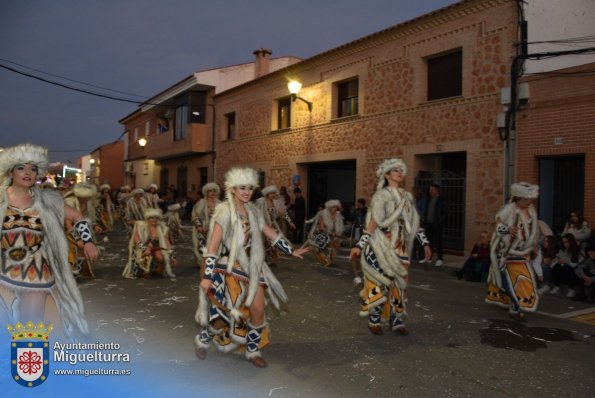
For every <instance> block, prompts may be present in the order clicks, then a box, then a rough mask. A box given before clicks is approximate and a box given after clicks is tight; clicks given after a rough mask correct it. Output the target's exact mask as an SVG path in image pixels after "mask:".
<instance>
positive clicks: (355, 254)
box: [349, 247, 362, 261]
mask: <svg viewBox="0 0 595 398" xmlns="http://www.w3.org/2000/svg"><path fill="white" fill-rule="evenodd" d="M361 255H362V250H361V249H360V248H359V247H353V248H351V253H349V259H350V260H351V261H355V260H357V259H358V258H359V257H360V256H361Z"/></svg>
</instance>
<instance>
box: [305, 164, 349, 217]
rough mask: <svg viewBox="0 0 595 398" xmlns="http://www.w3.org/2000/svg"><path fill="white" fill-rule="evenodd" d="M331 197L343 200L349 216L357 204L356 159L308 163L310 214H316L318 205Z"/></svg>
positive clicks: (321, 204) (345, 214) (344, 209)
mask: <svg viewBox="0 0 595 398" xmlns="http://www.w3.org/2000/svg"><path fill="white" fill-rule="evenodd" d="M330 199H338V200H339V201H340V202H341V204H342V205H343V215H344V216H345V217H346V218H347V217H348V215H349V209H350V208H351V207H352V206H354V204H355V160H340V161H335V162H320V163H311V164H309V165H308V215H309V216H313V215H314V214H316V212H317V211H318V207H319V206H324V203H325V202H326V201H327V200H330Z"/></svg>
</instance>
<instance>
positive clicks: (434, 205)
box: [424, 184, 446, 267]
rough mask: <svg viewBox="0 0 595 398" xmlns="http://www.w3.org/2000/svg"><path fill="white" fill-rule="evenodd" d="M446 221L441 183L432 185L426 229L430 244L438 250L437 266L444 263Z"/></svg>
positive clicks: (426, 215)
mask: <svg viewBox="0 0 595 398" xmlns="http://www.w3.org/2000/svg"><path fill="white" fill-rule="evenodd" d="M445 221H446V206H445V205H444V200H443V198H442V196H441V195H440V185H438V184H432V185H430V200H429V201H428V206H427V208H426V212H425V223H424V225H425V230H426V235H427V237H428V239H429V240H430V245H431V246H432V248H433V249H435V251H436V256H437V259H436V263H435V264H434V265H435V266H436V267H440V266H441V265H443V264H444V259H443V258H442V234H443V230H444V222H445Z"/></svg>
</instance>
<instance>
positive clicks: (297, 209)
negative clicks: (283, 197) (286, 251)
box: [291, 187, 306, 243]
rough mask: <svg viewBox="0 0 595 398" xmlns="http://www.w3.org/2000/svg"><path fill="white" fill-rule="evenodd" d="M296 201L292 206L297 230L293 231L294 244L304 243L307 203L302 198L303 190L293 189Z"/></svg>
mask: <svg viewBox="0 0 595 398" xmlns="http://www.w3.org/2000/svg"><path fill="white" fill-rule="evenodd" d="M293 195H294V197H295V198H294V200H293V204H292V205H291V207H292V209H293V214H294V216H295V218H294V223H295V230H294V231H293V243H302V242H303V241H304V221H305V220H306V201H305V200H304V197H303V196H302V190H301V189H300V188H298V187H296V188H294V189H293Z"/></svg>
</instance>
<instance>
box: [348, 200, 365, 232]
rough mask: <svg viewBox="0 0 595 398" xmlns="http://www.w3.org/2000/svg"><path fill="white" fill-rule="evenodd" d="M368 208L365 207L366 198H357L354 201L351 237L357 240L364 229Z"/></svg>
mask: <svg viewBox="0 0 595 398" xmlns="http://www.w3.org/2000/svg"><path fill="white" fill-rule="evenodd" d="M367 213H368V208H367V207H366V199H364V198H359V199H358V200H357V202H355V210H354V211H353V216H352V219H351V220H352V222H353V233H352V235H351V238H352V239H353V240H355V241H358V240H359V238H360V237H361V236H362V233H363V232H364V229H365V228H366V214H367Z"/></svg>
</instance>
